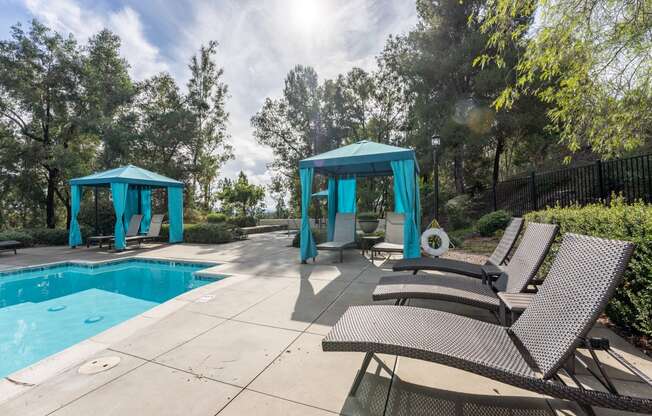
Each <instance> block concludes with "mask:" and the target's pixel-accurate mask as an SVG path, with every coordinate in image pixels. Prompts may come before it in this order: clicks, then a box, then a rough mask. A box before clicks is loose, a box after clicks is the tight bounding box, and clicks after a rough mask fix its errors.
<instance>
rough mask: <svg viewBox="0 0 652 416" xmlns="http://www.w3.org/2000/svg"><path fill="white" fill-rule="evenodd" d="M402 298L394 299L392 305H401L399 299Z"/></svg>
mask: <svg viewBox="0 0 652 416" xmlns="http://www.w3.org/2000/svg"><path fill="white" fill-rule="evenodd" d="M402 300H403V299H401V298H398V299H396V302H394V306H401V301H402Z"/></svg>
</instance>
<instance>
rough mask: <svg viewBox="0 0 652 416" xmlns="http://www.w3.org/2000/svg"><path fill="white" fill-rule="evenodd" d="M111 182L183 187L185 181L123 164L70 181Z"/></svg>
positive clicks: (83, 183)
mask: <svg viewBox="0 0 652 416" xmlns="http://www.w3.org/2000/svg"><path fill="white" fill-rule="evenodd" d="M111 183H128V184H132V185H145V186H151V187H168V186H173V187H180V188H181V187H183V182H180V181H177V180H175V179H172V178H168V177H167V176H163V175H159V174H158V173H154V172H151V171H149V170H147V169H143V168H139V167H137V166H134V165H127V166H122V167H119V168H115V169H111V170H107V171H104V172H98V173H94V174H92V175H88V176H84V177H81V178H75V179H72V180H71V181H70V184H71V185H84V186H109V185H111Z"/></svg>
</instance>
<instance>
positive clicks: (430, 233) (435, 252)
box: [421, 228, 451, 257]
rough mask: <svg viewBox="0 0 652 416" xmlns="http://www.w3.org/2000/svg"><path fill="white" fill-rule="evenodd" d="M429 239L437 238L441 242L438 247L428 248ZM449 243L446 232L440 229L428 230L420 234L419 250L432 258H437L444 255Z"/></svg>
mask: <svg viewBox="0 0 652 416" xmlns="http://www.w3.org/2000/svg"><path fill="white" fill-rule="evenodd" d="M430 237H439V240H440V241H441V244H440V245H439V247H437V248H435V247H431V246H430V242H429V241H428V240H429V239H430ZM450 242H451V241H450V239H449V238H448V234H446V232H445V231H444V230H443V229H441V228H428V229H427V230H426V231H424V232H423V234H421V248H422V249H423V251H425V252H426V253H427V254H429V255H431V256H433V257H439V256H441V255H442V254H444V253H446V252H447V251H448V247H449V246H450Z"/></svg>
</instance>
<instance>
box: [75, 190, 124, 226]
mask: <svg viewBox="0 0 652 416" xmlns="http://www.w3.org/2000/svg"><path fill="white" fill-rule="evenodd" d="M77 221H78V222H79V225H80V226H81V227H82V228H84V227H86V228H88V229H91V230H93V233H94V232H95V202H94V201H92V200H91V201H83V202H82V204H81V208H80V210H79V214H78V215H77ZM97 228H98V230H97V231H98V233H100V234H104V235H113V230H114V228H115V210H114V209H113V202H111V201H110V200H109V199H108V196H106V197H103V196H102V197H100V198H98V200H97Z"/></svg>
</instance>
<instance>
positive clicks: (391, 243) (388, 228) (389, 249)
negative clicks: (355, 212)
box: [371, 212, 405, 261]
mask: <svg viewBox="0 0 652 416" xmlns="http://www.w3.org/2000/svg"><path fill="white" fill-rule="evenodd" d="M385 217H386V219H385V241H383V242H382V243H377V244H374V246H373V247H371V261H373V260H374V253H381V252H382V253H402V252H403V225H404V224H405V214H398V213H396V212H388V213H387V214H386V215H385Z"/></svg>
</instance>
